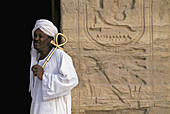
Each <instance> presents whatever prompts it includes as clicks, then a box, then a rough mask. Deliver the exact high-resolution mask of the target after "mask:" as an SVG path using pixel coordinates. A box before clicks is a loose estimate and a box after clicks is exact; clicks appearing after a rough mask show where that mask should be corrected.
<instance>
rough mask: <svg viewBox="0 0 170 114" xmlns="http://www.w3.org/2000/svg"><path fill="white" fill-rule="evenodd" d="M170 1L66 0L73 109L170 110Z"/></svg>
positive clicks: (89, 112) (136, 113) (109, 112)
mask: <svg viewBox="0 0 170 114" xmlns="http://www.w3.org/2000/svg"><path fill="white" fill-rule="evenodd" d="M169 2H170V1H169V0H61V30H62V32H63V34H64V35H65V36H66V37H67V38H68V43H67V44H66V45H65V46H64V48H65V51H66V52H67V53H68V54H69V55H70V56H71V57H72V59H73V63H74V66H75V68H76V71H77V74H78V76H79V85H78V86H77V87H76V88H74V89H73V90H72V113H73V114H119V113H121V114H146V113H149V114H159V112H169V113H170V110H169V107H170V104H169V102H170V76H169V72H170V67H169V62H168V61H169V57H170V52H169V50H168V49H169V36H168V35H169V28H170V27H169V13H168V12H169V4H170V3H169ZM158 107H160V108H158ZM164 110H166V111H164ZM165 114H166V113H165Z"/></svg>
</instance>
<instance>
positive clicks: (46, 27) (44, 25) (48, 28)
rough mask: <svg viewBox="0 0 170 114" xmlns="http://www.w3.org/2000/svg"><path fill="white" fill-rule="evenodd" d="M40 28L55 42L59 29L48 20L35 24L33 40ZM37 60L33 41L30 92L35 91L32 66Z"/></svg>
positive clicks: (41, 20) (38, 21)
mask: <svg viewBox="0 0 170 114" xmlns="http://www.w3.org/2000/svg"><path fill="white" fill-rule="evenodd" d="M38 28H39V29H40V30H41V31H43V32H44V33H45V34H46V35H48V36H51V37H53V38H54V40H55V37H56V35H57V33H58V29H57V28H56V27H55V26H54V24H53V23H52V22H51V21H49V20H46V19H40V20H37V21H36V23H35V26H34V28H33V30H32V38H33V39H34V32H35V30H37V29H38ZM37 59H38V53H37V50H36V49H35V48H34V45H33V41H32V46H31V66H30V88H29V91H30V90H32V89H33V72H32V70H31V69H32V66H33V65H34V64H35V62H36V61H37ZM31 94H33V93H32V92H31Z"/></svg>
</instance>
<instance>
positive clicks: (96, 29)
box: [86, 0, 145, 46]
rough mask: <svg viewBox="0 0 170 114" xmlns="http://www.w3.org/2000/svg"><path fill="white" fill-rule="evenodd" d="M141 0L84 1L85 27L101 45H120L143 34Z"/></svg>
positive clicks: (132, 40) (133, 40) (134, 40)
mask: <svg viewBox="0 0 170 114" xmlns="http://www.w3.org/2000/svg"><path fill="white" fill-rule="evenodd" d="M144 24H145V15H144V1H143V0H93V1H90V3H89V4H88V2H86V29H87V33H88V34H89V36H90V37H91V38H92V39H93V40H94V41H96V42H97V43H99V44H101V45H105V46H106V45H107V46H118V45H119V46H121V45H125V44H129V43H131V42H136V41H138V40H139V39H140V38H141V37H142V35H143V34H144Z"/></svg>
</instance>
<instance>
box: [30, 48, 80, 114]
mask: <svg viewBox="0 0 170 114" xmlns="http://www.w3.org/2000/svg"><path fill="white" fill-rule="evenodd" d="M52 50H53V49H52ZM52 50H51V52H52ZM49 54H50V53H49ZM49 54H48V55H49ZM47 57H48V56H47ZM47 57H46V58H47ZM46 58H45V59H43V60H40V61H39V62H36V63H35V64H38V65H40V66H42V65H43V63H44V62H45V60H46ZM32 79H33V80H31V81H33V83H32V84H33V86H32V87H31V88H30V89H31V96H32V104H31V110H30V114H71V90H72V89H73V88H74V87H75V86H76V85H77V84H78V77H77V74H76V71H75V69H74V66H73V63H72V59H71V57H70V56H69V55H68V54H66V53H65V52H64V51H62V50H60V49H57V50H56V51H55V52H54V54H53V56H52V57H51V59H50V61H49V62H48V63H47V64H46V66H45V67H44V74H43V79H42V80H39V79H38V78H37V76H36V77H35V76H34V77H33V78H32Z"/></svg>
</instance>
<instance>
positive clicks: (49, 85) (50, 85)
mask: <svg viewBox="0 0 170 114" xmlns="http://www.w3.org/2000/svg"><path fill="white" fill-rule="evenodd" d="M77 84H78V77H77V74H76V71H75V69H74V66H73V63H72V59H71V57H70V56H68V55H62V57H61V59H60V66H59V73H57V74H51V73H46V72H44V74H43V79H42V95H43V100H50V99H53V98H57V97H60V96H64V95H67V94H69V93H70V92H71V89H73V88H74V87H75V86H76V85H77Z"/></svg>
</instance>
